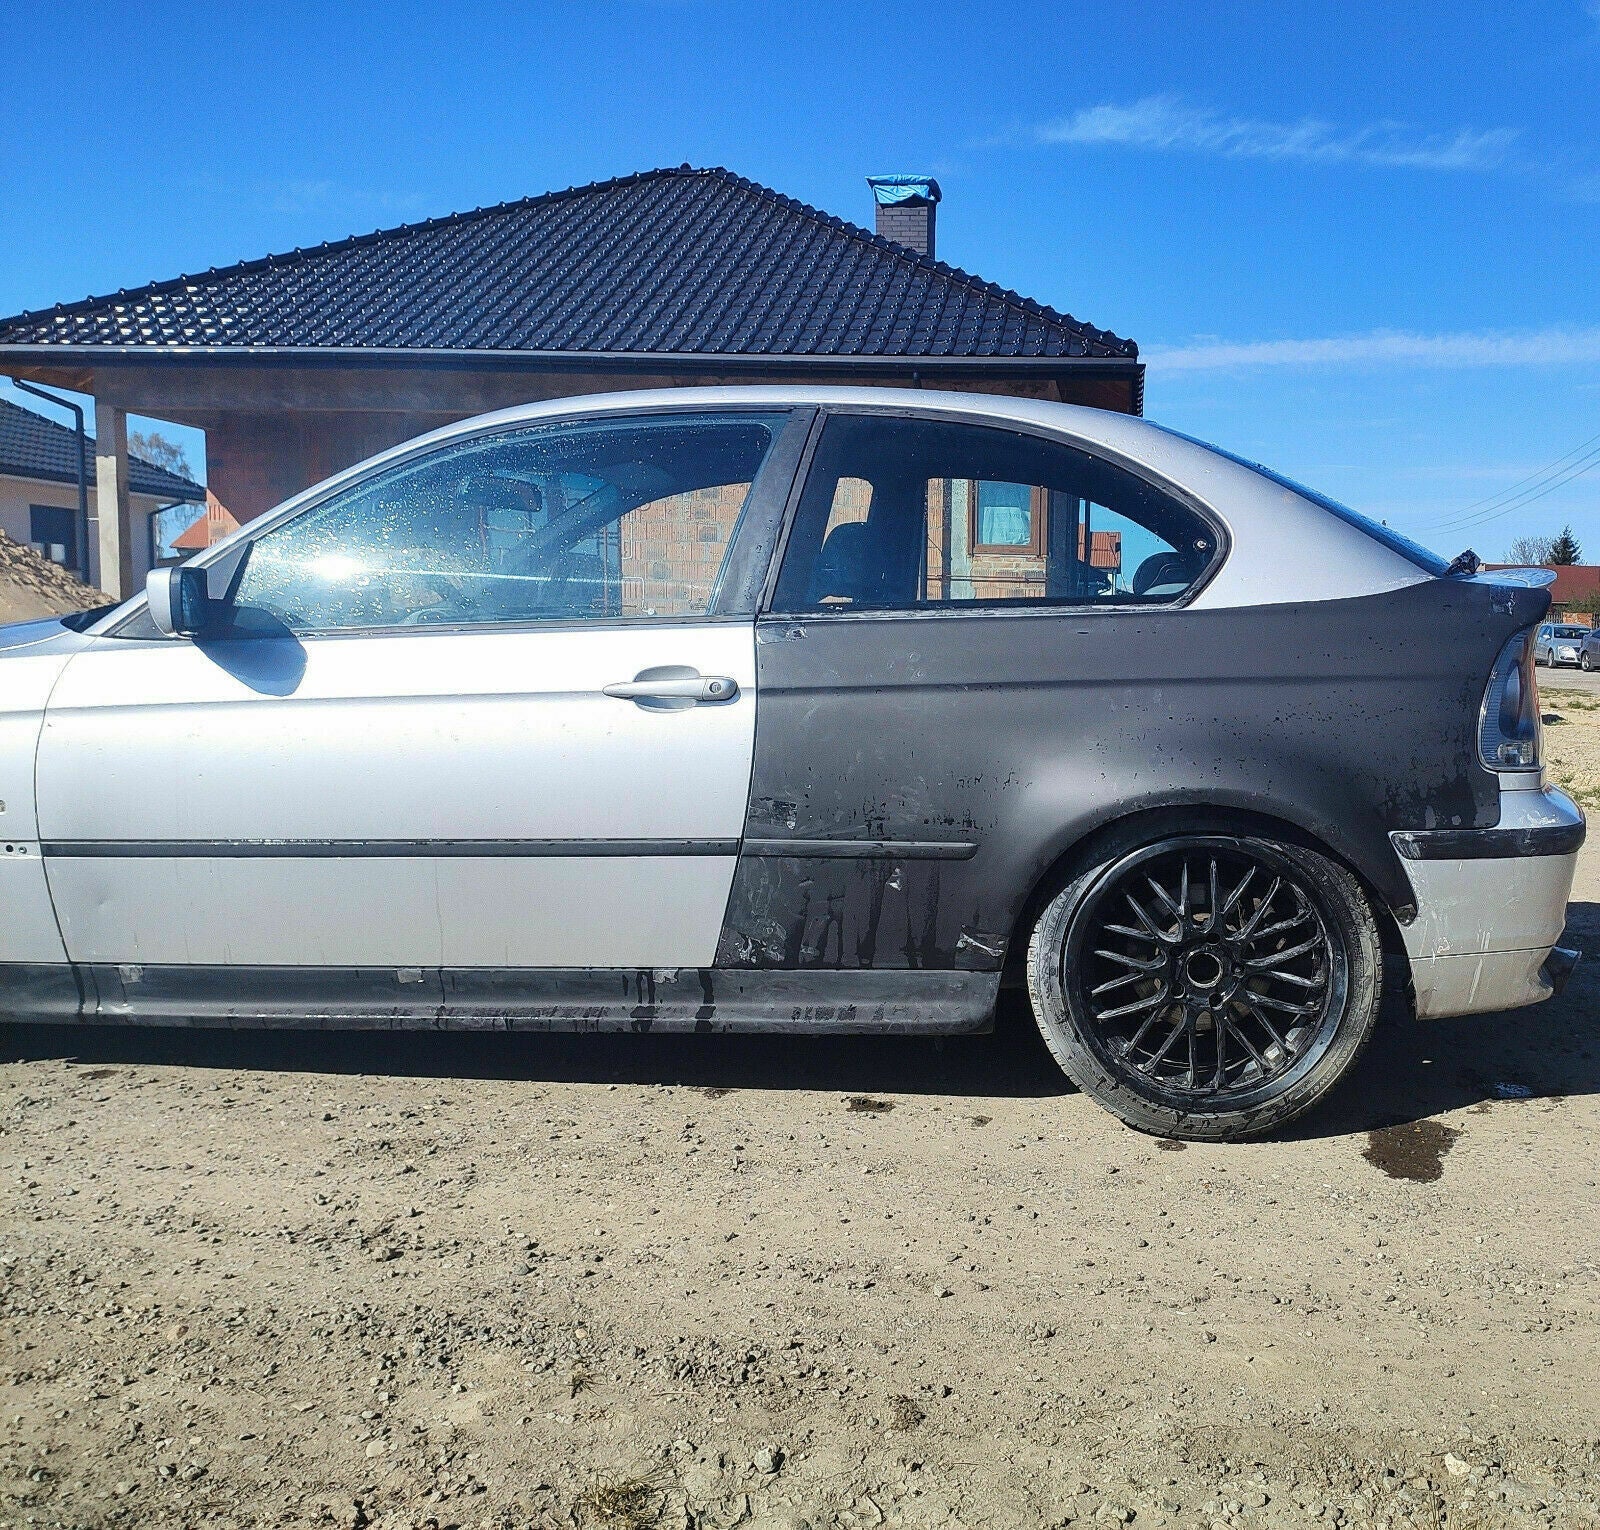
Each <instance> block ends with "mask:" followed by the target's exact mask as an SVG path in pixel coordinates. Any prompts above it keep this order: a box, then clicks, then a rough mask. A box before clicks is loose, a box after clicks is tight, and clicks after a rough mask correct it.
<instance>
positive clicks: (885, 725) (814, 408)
mask: <svg viewBox="0 0 1600 1530" xmlns="http://www.w3.org/2000/svg"><path fill="white" fill-rule="evenodd" d="M1471 564H1472V560H1470V559H1464V560H1461V561H1460V562H1458V564H1456V565H1447V564H1446V563H1445V562H1444V561H1443V560H1441V559H1439V558H1437V557H1435V556H1434V555H1433V554H1431V553H1429V552H1426V551H1424V550H1423V549H1421V548H1419V547H1416V546H1415V545H1413V544H1412V543H1410V542H1407V541H1406V540H1404V539H1403V538H1401V537H1399V536H1397V535H1395V534H1394V533H1393V532H1391V531H1389V530H1387V529H1386V528H1384V527H1382V526H1378V525H1375V524H1374V523H1373V522H1371V521H1368V520H1366V519H1364V518H1362V517H1361V516H1358V515H1356V514H1354V513H1353V512H1351V511H1349V510H1347V509H1345V508H1343V507H1342V506H1340V505H1337V504H1335V503H1333V502H1332V501H1330V500H1327V499H1324V498H1322V497H1320V496H1318V495H1316V494H1314V493H1312V492H1311V491H1309V490H1306V489H1303V488H1300V487H1298V486H1296V485H1294V484H1292V483H1289V482H1288V481H1286V480H1284V479H1282V478H1279V477H1277V476H1275V475H1274V474H1272V473H1270V472H1268V471H1266V470H1265V469H1262V468H1259V467H1255V466H1253V465H1251V464H1249V463H1246V462H1243V461H1241V460H1239V459H1236V458H1234V457H1231V456H1229V455H1227V454H1226V453H1223V452H1220V451H1217V450H1215V449H1213V448H1210V447H1207V446H1204V445H1202V444H1200V443H1198V442H1194V441H1191V440H1188V439H1186V438H1185V437H1183V436H1181V435H1177V434H1175V433H1173V432H1171V431H1168V430H1164V429H1162V428H1160V427H1159V426H1156V425H1154V424H1151V423H1149V422H1147V421H1144V420H1140V419H1132V418H1128V417H1126V416H1122V415H1117V414H1111V413H1106V412H1101V411H1098V410H1092V409H1082V408H1072V407H1067V406H1063V405H1058V404H1052V403H1045V402H1035V401H1029V400H1020V399H1012V398H992V397H984V396H981V395H975V394H939V393H933V392H897V391H892V390H887V389H875V388H863V389H849V388H827V389H824V388H815V389H792V390H785V389H774V388H725V389H682V390H673V391H670V392H659V393H642V394H627V395H616V396H611V397H600V398H594V397H591V398H583V399H572V400H564V401H560V402H555V403H546V404H538V405H532V406H528V407H525V408H519V409H513V410H509V411H506V412H503V413H500V414H494V415H488V416H484V417H483V418H480V419H475V420H470V421H466V422H464V423H461V424H458V425H454V426H451V427H449V428H448V429H446V430H442V431H437V432H435V433H434V434H432V435H428V436H424V437H422V438H420V439H419V440H416V441H412V442H408V443H406V444H405V445H403V446H399V447H396V448H395V449H394V450H392V451H390V452H386V453H385V454H383V455H382V456H380V457H376V458H374V459H373V460H371V461H370V462H367V463H364V464H362V465H361V466H359V467H355V468H352V469H350V470H349V471H347V472H344V473H341V474H339V475H338V476H337V477H335V478H333V479H330V480H329V481H328V482H326V483H324V484H321V485H319V486H318V487H316V488H314V489H311V490H308V491H307V492H306V493H304V494H301V495H299V496H298V497H296V498H295V499H293V500H291V501H289V502H288V503H287V504H285V505H283V506H282V507H280V508H279V509H277V510H276V511H273V512H270V513H269V514H267V515H265V516H263V517H261V518H260V519H259V520H256V521H254V522H252V523H250V524H248V525H247V526H245V527H244V528H243V529H242V530H241V531H239V532H238V533H237V534H236V535H234V536H233V537H231V538H229V539H228V540H227V541H224V542H222V543H219V544H218V545H216V546H214V547H212V548H210V549H208V550H207V551H206V552H204V553H202V554H199V555H197V556H196V558H195V559H194V560H193V561H192V562H190V563H187V564H184V565H181V566H179V567H177V568H172V569H161V570H157V571H156V572H155V573H153V574H152V575H151V576H150V581H149V585H148V589H147V592H146V593H145V594H142V595H140V596H139V597H138V598H136V599H133V600H130V601H127V602H126V603H124V604H123V605H120V606H118V607H116V608H115V609H110V610H105V611H100V612H95V613H88V614H86V615H85V616H83V617H81V618H68V619H65V620H62V621H55V622H41V623H34V624H32V625H29V626H24V627H15V628H11V629H9V630H7V631H6V632H5V633H4V634H0V641H3V652H0V664H3V672H4V676H5V684H4V686H3V687H0V696H3V697H4V698H5V699H4V703H3V712H0V716H3V720H4V725H3V727H0V797H3V799H4V801H5V803H6V818H5V823H6V826H7V833H9V834H10V835H13V836H14V839H12V840H11V841H10V842H8V843H7V844H6V846H5V852H4V855H3V856H0V875H4V876H6V877H8V878H9V884H8V887H7V892H8V899H7V905H6V906H7V912H8V917H7V920H6V921H5V924H4V926H3V928H0V988H3V998H4V1003H5V1006H6V1011H7V1012H8V1013H9V1014H10V1015H12V1016H14V1017H18V1018H28V1019H36V1020H44V1019H61V1020H67V1019H81V1020H93V1021H99V1022H108V1021H110V1022H115V1021H126V1022H132V1023H141V1024H185V1025H188V1024H217V1025H236V1026H242V1025H309V1026H380V1027H396V1026H418V1027H428V1028H437V1027H446V1028H447V1027H463V1028H474V1029H476V1028H494V1029H508V1030H518V1029H550V1028H553V1027H571V1028H578V1029H604V1028H618V1029H632V1030H635V1031H649V1030H654V1029H661V1030H668V1029H680V1030H690V1031H710V1032H715V1031H722V1030H728V1029H734V1028H749V1029H769V1030H786V1031H798V1032H840V1031H877V1032H956V1031H975V1030H983V1029H985V1028H987V1027H988V1026H989V1025H990V1023H991V1020H992V1017H993V1014H994V1008H995V1003H996V999H997V997H998V995H999V992H1000V990H1001V987H1002V985H1003V984H1015V985H1017V986H1018V987H1020V988H1023V989H1025V990H1026V992H1027V994H1028V996H1029V999H1030V1001H1031V1004H1032V1008H1033V1013H1034V1016H1035V1018H1036V1020H1037V1023H1038V1026H1039V1029H1040V1032H1041V1034H1042V1035H1043V1037H1044V1039H1045V1041H1046V1043H1047V1045H1048V1046H1049V1048H1050V1050H1051V1052H1052V1053H1053V1054H1054V1056H1055V1057H1056V1059H1057V1060H1058V1061H1059V1063H1060V1064H1061V1066H1062V1068H1063V1069H1064V1070H1065V1071H1066V1073H1067V1074H1068V1075H1069V1076H1070V1077H1071V1078H1072V1079H1073V1080H1075V1081H1076V1082H1077V1083H1078V1084H1079V1085H1080V1086H1082V1088H1083V1089H1084V1090H1086V1091H1087V1092H1088V1093H1089V1094H1091V1095H1092V1096H1094V1098H1095V1099H1097V1100H1099V1101H1100V1102H1102V1103H1103V1104H1104V1105H1106V1106H1107V1107H1108V1108H1109V1109H1111V1110H1112V1111H1114V1112H1116V1113H1117V1114H1118V1115H1119V1116H1120V1117H1121V1118H1122V1119H1123V1120H1124V1121H1126V1122H1128V1123H1129V1124H1131V1125H1133V1126H1136V1127H1138V1128H1141V1129H1143V1130H1146V1131H1152V1132H1158V1133H1164V1134H1168V1135H1173V1136H1188V1137H1198V1138H1229V1137H1239V1136H1244V1135H1247V1134H1250V1133H1256V1132H1262V1131H1266V1130H1268V1129H1270V1128H1273V1127H1276V1126H1279V1125H1281V1124H1282V1123H1283V1122H1285V1121H1287V1120H1289V1119H1290V1118H1291V1117H1293V1116H1295V1115H1297V1114H1299V1113H1300V1112H1301V1111H1303V1110H1305V1109H1307V1108H1308V1107H1309V1106H1310V1105H1312V1104H1313V1103H1314V1102H1316V1101H1317V1100H1319V1099H1321V1098H1322V1097H1323V1096H1324V1095H1326V1094H1327V1092H1328V1091H1329V1090H1330V1089H1332V1088H1333V1086H1334V1085H1335V1084H1336V1083H1337V1082H1338V1080H1339V1079H1340V1078H1341V1077H1342V1076H1343V1075H1344V1074H1345V1073H1346V1072H1347V1070H1348V1069H1349V1068H1350V1066H1351V1065H1352V1063H1353V1062H1354V1061H1355V1059H1356V1058H1357V1056H1358V1055H1359V1054H1360V1052H1361V1050H1362V1048H1363V1046H1364V1045H1365V1044H1366V1042H1367V1040H1368V1038H1369V1037H1370V1036H1371V1034H1372V1030H1373V1026H1374V1023H1375V1021H1376V1019H1377V1014H1378V1007H1379V1000H1380V997H1381V995H1382V993H1383V991H1384V988H1385V976H1386V974H1392V975H1393V977H1394V980H1395V984H1396V985H1397V986H1400V987H1403V988H1404V989H1405V991H1406V992H1407V993H1408V995H1409V998H1410V1002H1411V1003H1412V1005H1413V1006H1414V1008H1415V1011H1416V1013H1417V1014H1418V1015H1420V1016H1424V1017H1429V1016H1441V1015H1460V1014H1466V1013H1470V1012H1474V1011H1493V1010H1500V1009H1508V1008H1511V1007H1513V1006H1516V1005H1521V1004H1528V1003H1532V1002H1535V1001H1536V1000H1539V999H1542V998H1544V997H1545V996H1547V995H1548V994H1549V993H1550V992H1551V991H1552V988H1553V986H1556V985H1558V984H1559V983H1560V982H1561V981H1562V979H1563V978H1564V976H1565V973H1566V971H1567V970H1568V969H1569V968H1570V965H1571V962H1572V961H1573V960H1575V957H1574V956H1573V954H1572V953H1570V952H1565V951H1562V950H1560V949H1559V948H1555V943H1556V941H1557V938H1558V937H1559V935H1560V933H1561V930H1562V927H1563V924H1564V920H1565V913H1566V903H1567V897H1568V893H1569V890H1570V886H1571V881H1572V876H1573V867H1574V862H1575V859H1576V855H1577V850H1578V846H1579V844H1580V842H1581V841H1582V838H1583V833H1584V821H1583V816H1582V814H1581V813H1580V812H1579V811H1578V809H1577V808H1576V807H1575V806H1574V805H1573V803H1572V802H1571V801H1570V800H1569V799H1568V798H1567V797H1565V796H1564V795H1563V794H1562V793H1561V792H1559V791H1556V790H1554V789H1552V788H1550V787H1548V786H1547V785H1546V783H1545V779H1544V771H1543V767H1542V762H1541V752H1540V751H1541V731H1540V715H1539V706H1538V695H1537V687H1536V684H1535V680H1534V670H1533V661H1534V654H1535V644H1534V637H1535V633H1536V632H1537V631H1538V630H1539V623H1540V621H1541V619H1542V618H1543V617H1544V615H1545V613H1546V611H1547V610H1548V608H1549V603H1550V597H1549V592H1548V589H1547V588H1545V587H1544V585H1545V583H1546V582H1547V581H1548V579H1549V577H1550V576H1549V575H1547V574H1544V573H1542V572H1541V571H1533V572H1530V571H1526V570H1523V571H1511V572H1501V573H1494V574H1478V575H1474V574H1473V573H1471V572H1470V571H1469V570H1470V567H1471Z"/></svg>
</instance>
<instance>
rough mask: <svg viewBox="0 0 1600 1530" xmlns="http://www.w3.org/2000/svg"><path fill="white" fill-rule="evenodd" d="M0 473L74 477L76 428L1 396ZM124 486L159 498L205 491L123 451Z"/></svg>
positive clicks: (91, 469) (91, 459)
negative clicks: (126, 484) (126, 474)
mask: <svg viewBox="0 0 1600 1530" xmlns="http://www.w3.org/2000/svg"><path fill="white" fill-rule="evenodd" d="M88 447H89V482H90V484H91V485H92V484H93V483H94V437H93V436H90V437H89V438H88ZM0 473H10V474H14V475H16V476H17V477H19V478H45V479H49V480H51V481H52V482H57V483H76V482H77V481H78V433H77V432H76V431H75V430H69V429H68V428H67V427H66V426H65V425H58V424H56V422H55V421H54V420H47V419H45V417H44V416H43V415H42V414H35V413H34V412H33V411H32V410H31V409H23V408H21V407H19V406H18V405H16V404H13V403H12V402H11V401H10V400H9V399H4V398H0ZM128 487H129V488H130V489H131V490H132V491H133V492H134V493H135V494H152V495H154V496H155V497H156V498H158V499H175V500H190V501H197V500H203V499H204V498H205V497H206V491H205V490H204V489H202V488H201V487H200V485H199V484H197V483H190V482H189V480H188V479H187V478H180V477H179V476H178V475H177V474H176V473H169V472H168V471H167V470H166V469H165V468H159V467H157V466H156V465H155V463H153V462H146V461H145V460H144V458H142V457H135V456H133V455H132V454H131V453H130V454H129V456H128Z"/></svg>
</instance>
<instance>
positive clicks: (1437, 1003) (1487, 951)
mask: <svg viewBox="0 0 1600 1530" xmlns="http://www.w3.org/2000/svg"><path fill="white" fill-rule="evenodd" d="M1500 801H1501V815H1500V823H1499V825H1498V826H1497V827H1495V828H1493V829H1448V830H1439V831H1434V832H1427V833H1424V832H1416V833H1400V834H1395V835H1393V836H1391V837H1392V839H1393V841H1394V846H1395V849H1396V850H1397V851H1398V852H1399V854H1400V855H1401V856H1402V857H1403V858H1404V860H1405V863H1406V874H1407V875H1408V876H1409V877H1410V879H1411V885H1412V887H1413V889H1414V890H1415V892H1416V899H1417V917H1416V918H1415V919H1414V920H1412V922H1411V923H1410V924H1409V925H1406V926H1405V927H1404V928H1403V929H1402V930H1401V936H1402V938H1403V939H1404V941H1405V946H1406V952H1407V954H1408V955H1409V956H1410V958H1411V981H1412V986H1413V988H1414V989H1415V992H1416V1001H1417V1015H1418V1017H1419V1018H1422V1019H1442V1018H1444V1017H1446V1016H1449V1015H1471V1014H1480V1013H1484V1012H1488V1011H1494V1010H1501V1009H1516V1008H1519V1007H1520V1006H1522V1005H1524V1004H1537V1003H1538V1002H1539V1001H1540V1000H1541V999H1547V998H1549V997H1550V995H1551V994H1552V993H1554V992H1556V991H1557V990H1558V988H1559V987H1560V985H1561V984H1562V983H1564V982H1565V980H1566V976H1567V974H1568V973H1569V972H1571V970H1572V966H1573V964H1574V962H1575V961H1576V955H1575V954H1574V953H1561V954H1560V955H1553V954H1552V952H1553V949H1554V947H1555V944H1556V941H1557V940H1559V939H1560V938H1561V931H1562V929H1563V928H1564V927H1565V925H1566V922H1567V899H1568V897H1569V896H1570V895H1571V892H1572V877H1573V872H1574V870H1575V869H1576V866H1577V861H1578V848H1579V846H1580V845H1581V844H1582V843H1583V835H1584V820H1583V813H1582V811H1581V810H1580V809H1579V808H1578V806H1577V804H1576V803H1575V802H1573V801H1572V799H1571V798H1570V797H1568V796H1567V795H1566V793H1565V792H1561V791H1557V790H1554V789H1549V790H1545V791H1507V792H1503V793H1502V794H1501V799H1500Z"/></svg>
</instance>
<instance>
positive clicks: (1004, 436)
mask: <svg viewBox="0 0 1600 1530" xmlns="http://www.w3.org/2000/svg"><path fill="white" fill-rule="evenodd" d="M1216 551H1217V533H1216V532H1215V531H1214V530H1213V528H1212V527H1211V525H1210V523H1209V522H1208V521H1206V520H1205V518H1204V517H1202V516H1201V515H1200V514H1199V513H1198V512H1196V511H1194V510H1191V509H1190V508H1188V507H1187V506H1185V505H1182V504H1180V503H1179V502H1178V501H1177V500H1175V499H1174V498H1172V496H1170V495H1168V494H1165V493H1163V492H1162V491H1160V490H1158V489H1156V488H1155V487H1154V486H1153V485H1151V484H1149V483H1147V482H1146V481H1145V480H1144V479H1142V478H1139V477H1137V476H1136V475H1134V474H1132V473H1130V472H1127V471H1126V470H1124V469H1122V468H1119V467H1117V466H1115V465H1114V464H1112V463H1109V462H1106V461H1104V460H1102V459H1100V458H1098V457H1095V456H1092V455H1091V454H1090V453H1088V452H1084V451H1081V450H1078V449H1077V448H1075V447H1071V446H1067V445H1065V444H1063V443H1060V442H1054V441H1047V440H1044V439H1041V438H1040V437H1037V436H1032V435H1028V434H1025V433H1024V432H1021V431H1013V430H1006V429H1003V428H1000V427H996V426H989V425H969V424H963V423H955V422H949V421H943V420H931V419H921V420H919V419H896V418H893V417H891V416H886V415H840V416H835V417H834V418H832V419H830V420H829V421H828V423H827V425H826V427H825V429H824V432H823V437H822V440H821V442H820V443H819V445H818V448H817V454H816V457H815V459H814V461H813V464H812V467H811V470H810V473H809V475H808V477H807V479H806V486H805V490H804V492H803V494H802V496H801V501H800V506H799V510H798V513H797V516H796V520H795V525H794V529H793V531H792V533H791V535H790V539H789V546H788V550H787V551H786V553H785V555H784V561H783V568H782V570H781V572H780V574H779V578H778V589H777V594H776V597H775V601H774V605H775V608H776V609H777V610H780V611H785V612H797V611H826V610H832V609H840V608H842V609H860V610H914V609H920V608H938V607H946V606H961V605H980V604H992V603H1000V602H1010V601H1019V600H1036V601H1056V602H1066V603H1072V604H1086V605H1104V606H1115V605H1148V604H1152V603H1154V604H1164V603H1171V602H1173V601H1177V600H1181V599H1182V598H1183V597H1184V596H1186V595H1187V594H1188V593H1189V592H1190V591H1191V590H1192V589H1193V588H1194V586H1195V585H1196V583H1197V582H1198V581H1199V580H1200V578H1201V577H1202V576H1203V574H1204V573H1205V572H1206V570H1207V569H1208V568H1209V567H1210V565H1211V563H1212V561H1213V559H1214V557H1215V554H1216Z"/></svg>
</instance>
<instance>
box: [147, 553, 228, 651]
mask: <svg viewBox="0 0 1600 1530" xmlns="http://www.w3.org/2000/svg"><path fill="white" fill-rule="evenodd" d="M144 590H145V595H146V596H147V597H148V598H149V601H150V620H151V621H152V622H154V623H155V627H156V631H157V632H160V633H163V634H165V635H166V636H167V637H199V636H200V634H201V633H202V632H204V631H205V630H206V629H207V628H208V627H209V626H211V624H212V619H213V610H212V601H211V596H210V593H209V592H208V591H207V589H206V571H205V570H204V569H203V568H191V567H189V565H188V564H183V563H180V564H179V565H178V566H177V567H176V568H153V569H151V570H150V573H149V576H148V577H147V578H146V579H145V582H144Z"/></svg>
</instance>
